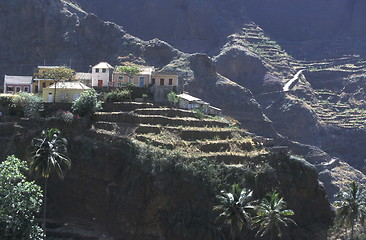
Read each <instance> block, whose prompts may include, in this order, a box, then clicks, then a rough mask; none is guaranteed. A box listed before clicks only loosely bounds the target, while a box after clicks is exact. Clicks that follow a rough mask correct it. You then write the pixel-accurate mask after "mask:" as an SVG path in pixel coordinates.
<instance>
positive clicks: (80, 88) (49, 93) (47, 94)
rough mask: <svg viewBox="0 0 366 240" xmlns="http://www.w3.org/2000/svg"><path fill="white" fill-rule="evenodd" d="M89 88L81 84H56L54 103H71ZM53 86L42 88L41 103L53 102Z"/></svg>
mask: <svg viewBox="0 0 366 240" xmlns="http://www.w3.org/2000/svg"><path fill="white" fill-rule="evenodd" d="M88 89H90V87H88V86H86V85H85V84H83V83H81V82H58V83H56V99H55V101H56V102H66V103H71V102H73V101H75V100H76V99H78V98H79V97H80V94H81V93H82V92H84V91H86V90H88ZM54 92H55V84H52V85H50V86H48V87H46V88H43V93H42V97H43V101H44V102H53V95H54Z"/></svg>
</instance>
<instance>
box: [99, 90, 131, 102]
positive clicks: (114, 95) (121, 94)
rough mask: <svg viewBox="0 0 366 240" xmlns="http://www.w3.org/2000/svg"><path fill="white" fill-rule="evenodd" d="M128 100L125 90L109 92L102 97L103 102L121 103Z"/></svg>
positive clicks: (127, 93)
mask: <svg viewBox="0 0 366 240" xmlns="http://www.w3.org/2000/svg"><path fill="white" fill-rule="evenodd" d="M128 98H129V92H128V90H127V89H124V90H122V91H120V90H116V91H113V92H109V93H107V94H105V95H104V101H105V102H123V101H126V100H127V99H128Z"/></svg>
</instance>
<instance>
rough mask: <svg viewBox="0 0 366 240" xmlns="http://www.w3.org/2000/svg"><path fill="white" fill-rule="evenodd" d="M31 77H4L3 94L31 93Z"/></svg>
mask: <svg viewBox="0 0 366 240" xmlns="http://www.w3.org/2000/svg"><path fill="white" fill-rule="evenodd" d="M32 81H33V77H32V76H8V75H5V77H4V93H17V92H32Z"/></svg>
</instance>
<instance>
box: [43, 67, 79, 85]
mask: <svg viewBox="0 0 366 240" xmlns="http://www.w3.org/2000/svg"><path fill="white" fill-rule="evenodd" d="M74 75H75V71H74V70H73V69H71V68H67V67H65V66H62V67H55V68H46V69H40V70H39V71H38V73H36V77H38V78H41V79H52V80H54V81H55V82H57V81H61V80H64V81H67V80H71V79H72V78H73V77H74Z"/></svg>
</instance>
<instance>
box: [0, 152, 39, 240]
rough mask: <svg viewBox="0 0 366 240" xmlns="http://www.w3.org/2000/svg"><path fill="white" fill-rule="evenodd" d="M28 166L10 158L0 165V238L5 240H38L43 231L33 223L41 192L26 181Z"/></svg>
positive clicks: (12, 157) (33, 184) (37, 210)
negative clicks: (25, 173) (25, 174)
mask: <svg viewBox="0 0 366 240" xmlns="http://www.w3.org/2000/svg"><path fill="white" fill-rule="evenodd" d="M23 171H28V167H27V163H26V162H25V161H21V160H19V159H18V158H16V157H14V156H9V157H8V158H7V159H6V160H5V161H4V162H2V163H1V164H0V190H1V191H0V236H1V239H4V240H13V239H17V240H41V239H43V231H42V229H41V228H40V227H39V226H38V224H37V223H36V222H35V215H36V214H37V213H38V212H39V211H40V208H41V205H42V200H41V199H42V190H41V188H40V187H39V186H38V185H36V184H35V183H34V182H29V181H27V179H26V177H25V176H24V174H23Z"/></svg>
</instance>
